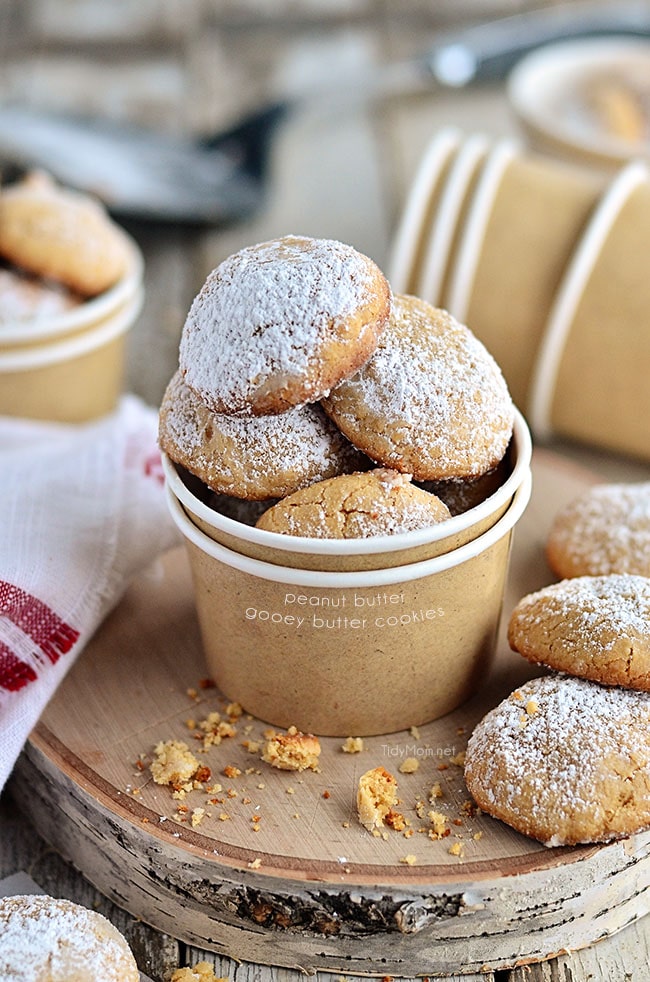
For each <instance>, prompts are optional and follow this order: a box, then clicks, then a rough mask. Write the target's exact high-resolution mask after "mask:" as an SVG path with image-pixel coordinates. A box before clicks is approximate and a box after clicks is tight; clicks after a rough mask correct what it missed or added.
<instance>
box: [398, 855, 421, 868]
mask: <svg viewBox="0 0 650 982" xmlns="http://www.w3.org/2000/svg"><path fill="white" fill-rule="evenodd" d="M417 861H418V857H417V856H414V855H413V853H412V852H410V853H409V854H408V855H407V856H402V858H401V859H400V863H405V864H406V866H415V864H416V863H417Z"/></svg>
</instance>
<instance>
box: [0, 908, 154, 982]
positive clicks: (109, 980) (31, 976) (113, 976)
mask: <svg viewBox="0 0 650 982" xmlns="http://www.w3.org/2000/svg"><path fill="white" fill-rule="evenodd" d="M0 978H1V979H2V982H63V980H65V982H87V980H88V979H101V980H102V982H139V979H140V974H139V972H138V969H137V966H136V963H135V959H134V957H133V955H132V953H131V951H130V949H129V947H128V945H127V943H126V940H125V939H124V938H123V937H122V935H121V934H120V932H119V931H118V930H117V928H115V927H114V926H113V925H112V924H111V923H110V921H108V920H107V919H106V918H105V917H103V916H102V915H101V914H98V913H97V912H96V911H93V910H88V909H87V908H85V907H82V906H80V905H79V904H74V903H72V902H71V901H69V900H58V899H54V898H53V897H47V896H40V895H36V896H26V895H24V896H15V897H5V898H2V899H0Z"/></svg>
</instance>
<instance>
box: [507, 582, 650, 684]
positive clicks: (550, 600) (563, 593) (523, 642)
mask: <svg viewBox="0 0 650 982" xmlns="http://www.w3.org/2000/svg"><path fill="white" fill-rule="evenodd" d="M508 641H509V643H510V647H511V648H512V649H513V650H514V651H518V652H519V654H521V655H523V656H524V658H527V659H528V660H529V661H532V662H536V663H539V664H543V665H547V666H549V667H550V668H555V669H558V670H559V671H562V672H567V673H568V674H569V675H578V676H580V677H582V678H586V679H592V680H593V681H596V682H602V683H603V684H605V685H624V686H627V687H629V688H633V689H641V690H644V691H648V690H650V579H648V578H646V577H645V576H630V575H627V574H619V573H612V574H610V575H609V576H576V577H573V578H571V579H568V580H562V581H561V582H560V583H553V584H552V585H551V586H548V587H545V588H544V589H542V590H538V591H537V592H536V593H531V594H529V595H528V596H526V597H523V598H522V599H521V600H520V601H519V603H518V604H517V606H516V607H515V609H514V611H513V612H512V615H511V617H510V623H509V625H508Z"/></svg>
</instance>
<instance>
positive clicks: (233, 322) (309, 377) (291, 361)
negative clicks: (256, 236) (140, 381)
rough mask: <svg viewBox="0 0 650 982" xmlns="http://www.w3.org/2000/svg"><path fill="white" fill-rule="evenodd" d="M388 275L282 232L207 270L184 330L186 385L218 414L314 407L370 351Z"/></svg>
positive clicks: (324, 243) (387, 303) (346, 249)
mask: <svg viewBox="0 0 650 982" xmlns="http://www.w3.org/2000/svg"><path fill="white" fill-rule="evenodd" d="M391 305H392V293H391V290H390V287H389V285H388V282H387V280H386V277H385V276H384V274H383V273H382V272H381V270H380V269H379V268H378V266H376V265H375V263H374V262H373V261H372V260H371V259H369V258H368V257H367V256H364V255H362V254H361V253H360V252H357V250H356V249H354V248H352V246H349V245H345V244H344V243H341V242H336V241H334V240H330V239H311V238H307V237H305V236H295V235H287V236H284V237H282V238H279V239H273V240H271V241H269V242H262V243H259V244H258V245H254V246H249V247H247V248H245V249H242V250H241V251H240V252H237V253H234V254H233V255H232V256H229V257H228V258H227V259H225V260H224V261H223V262H222V263H221V265H219V266H218V267H217V268H216V269H215V270H213V271H212V272H211V273H210V275H209V276H208V278H207V280H206V281H205V283H204V285H203V287H202V289H201V291H200V292H199V294H198V296H197V297H195V299H194V301H193V303H192V306H191V307H190V311H189V313H188V315H187V319H186V321H185V325H184V327H183V331H182V335H181V344H180V358H179V361H180V368H181V371H182V373H183V378H184V380H185V382H186V383H187V384H188V385H189V386H190V387H191V388H192V389H194V391H195V392H196V393H197V395H198V396H199V397H200V398H201V399H202V401H203V402H204V403H205V404H206V405H207V406H208V407H209V408H210V409H212V410H213V412H220V413H242V414H245V415H252V416H260V415H265V414H267V413H280V412H284V411H285V410H287V409H290V408H291V407H293V406H298V405H302V404H304V403H308V402H317V401H318V400H319V399H320V398H321V397H322V396H324V395H326V394H327V392H329V390H330V389H331V388H332V387H333V386H334V385H336V384H337V383H338V382H340V381H341V379H343V378H346V377H347V376H348V375H351V374H352V373H353V372H355V371H356V370H357V369H358V368H359V367H360V366H361V365H363V364H364V362H366V361H367V359H368V358H369V357H370V355H371V354H372V352H373V351H374V349H375V347H376V344H377V341H378V339H379V336H380V335H381V333H382V331H383V329H384V327H385V325H386V323H387V320H388V315H389V313H390V310H391Z"/></svg>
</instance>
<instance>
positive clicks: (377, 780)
mask: <svg viewBox="0 0 650 982" xmlns="http://www.w3.org/2000/svg"><path fill="white" fill-rule="evenodd" d="M396 803H397V781H396V779H395V778H394V776H393V775H392V774H391V773H390V772H389V771H387V770H386V769H385V768H384V767H374V768H373V769H372V770H369V771H366V773H365V774H362V775H361V777H360V778H359V785H358V789H357V814H358V817H359V821H360V822H361V824H362V825H363V826H364V828H366V829H368V831H369V832H373V831H375V830H377V829H378V828H381V827H382V826H383V824H384V821H385V819H386V816H387V815H388V813H389V812H390V811H391V810H392V808H393V806H394V805H395V804H396Z"/></svg>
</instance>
